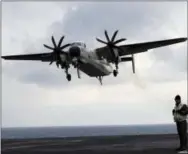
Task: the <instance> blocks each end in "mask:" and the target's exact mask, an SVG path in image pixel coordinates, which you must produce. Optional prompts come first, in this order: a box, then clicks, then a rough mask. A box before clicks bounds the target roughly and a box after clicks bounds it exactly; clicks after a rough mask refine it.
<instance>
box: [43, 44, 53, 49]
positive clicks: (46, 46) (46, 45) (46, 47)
mask: <svg viewBox="0 0 188 154" xmlns="http://www.w3.org/2000/svg"><path fill="white" fill-rule="evenodd" d="M44 47H46V48H48V49H50V50H54V48H52V47H50V46H48V45H46V44H44Z"/></svg>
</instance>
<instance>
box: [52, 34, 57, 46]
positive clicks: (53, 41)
mask: <svg viewBox="0 0 188 154" xmlns="http://www.w3.org/2000/svg"><path fill="white" fill-rule="evenodd" d="M52 43H53V45H54V47H55V48H57V45H56V43H55V40H54V37H53V36H52Z"/></svg>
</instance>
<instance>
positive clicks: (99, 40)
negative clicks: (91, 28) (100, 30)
mask: <svg viewBox="0 0 188 154" xmlns="http://www.w3.org/2000/svg"><path fill="white" fill-rule="evenodd" d="M96 40H97V41H98V42H100V43H104V44H106V45H107V44H108V43H106V42H104V41H103V40H101V39H98V38H96Z"/></svg>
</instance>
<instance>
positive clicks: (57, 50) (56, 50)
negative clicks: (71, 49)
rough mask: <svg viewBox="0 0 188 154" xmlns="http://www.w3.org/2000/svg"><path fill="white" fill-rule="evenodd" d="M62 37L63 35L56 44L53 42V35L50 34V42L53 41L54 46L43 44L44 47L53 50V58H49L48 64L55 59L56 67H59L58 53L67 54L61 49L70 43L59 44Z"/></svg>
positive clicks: (59, 58)
mask: <svg viewBox="0 0 188 154" xmlns="http://www.w3.org/2000/svg"><path fill="white" fill-rule="evenodd" d="M64 38H65V36H62V37H61V39H60V40H59V42H58V45H57V44H56V42H55V39H54V37H53V36H52V37H51V40H52V43H53V46H54V47H50V46H48V45H46V44H44V47H46V48H48V49H50V50H53V52H52V53H51V54H52V57H53V58H52V60H51V62H50V64H49V65H51V64H52V63H53V62H54V61H56V65H57V67H59V64H61V57H60V54H64V55H66V56H67V53H66V52H64V51H63V49H65V48H66V47H68V46H70V44H65V45H63V46H61V44H62V42H63V40H64Z"/></svg>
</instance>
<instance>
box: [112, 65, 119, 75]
mask: <svg viewBox="0 0 188 154" xmlns="http://www.w3.org/2000/svg"><path fill="white" fill-rule="evenodd" d="M113 75H114V77H116V76H117V75H118V65H117V64H116V69H115V70H114V71H113Z"/></svg>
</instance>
